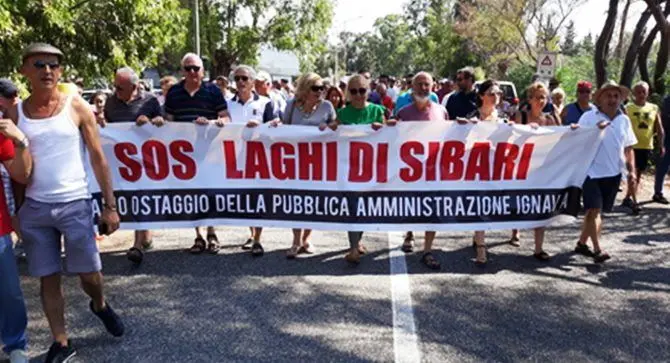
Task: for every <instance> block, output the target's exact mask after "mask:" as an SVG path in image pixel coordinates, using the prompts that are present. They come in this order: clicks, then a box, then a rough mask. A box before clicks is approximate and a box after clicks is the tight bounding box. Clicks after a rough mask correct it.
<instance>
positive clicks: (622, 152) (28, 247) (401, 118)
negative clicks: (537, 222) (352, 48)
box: [0, 43, 670, 363]
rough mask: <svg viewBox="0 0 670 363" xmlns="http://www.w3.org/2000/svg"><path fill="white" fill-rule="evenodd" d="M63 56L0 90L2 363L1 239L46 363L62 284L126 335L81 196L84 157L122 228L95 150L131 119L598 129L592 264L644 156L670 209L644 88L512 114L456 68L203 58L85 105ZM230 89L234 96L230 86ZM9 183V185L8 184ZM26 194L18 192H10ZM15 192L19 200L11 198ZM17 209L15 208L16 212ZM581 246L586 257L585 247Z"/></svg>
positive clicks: (538, 232)
mask: <svg viewBox="0 0 670 363" xmlns="http://www.w3.org/2000/svg"><path fill="white" fill-rule="evenodd" d="M64 57H65V56H64V54H63V53H62V52H61V51H60V50H59V49H57V48H55V47H53V46H51V45H48V44H43V43H37V44H32V45H30V46H29V47H27V48H26V49H25V50H24V53H23V58H22V64H21V67H20V71H21V74H22V75H23V76H24V77H25V79H26V80H27V82H28V84H29V86H30V92H31V93H30V96H29V97H27V98H26V99H24V100H20V99H19V97H18V92H17V89H16V87H15V86H14V85H13V84H12V83H11V82H10V81H8V80H6V79H3V80H0V111H1V112H2V116H1V117H0V161H2V164H3V165H4V169H3V170H4V172H5V173H6V177H5V180H4V181H5V183H4V188H3V189H4V192H5V193H6V194H7V196H5V193H0V229H1V230H0V236H1V237H0V278H1V279H2V281H0V323H1V324H0V328H1V330H0V338H2V342H3V344H4V348H3V349H4V351H5V352H7V354H8V355H9V356H10V359H11V362H12V363H15V362H27V361H28V360H27V356H26V354H25V348H26V333H25V330H26V309H25V304H24V300H23V296H22V292H21V288H20V283H19V277H18V272H17V267H16V260H15V256H14V254H13V252H12V250H13V240H12V237H11V233H12V232H16V233H17V234H18V235H19V237H20V239H21V240H22V241H23V248H24V249H25V257H26V260H27V263H28V271H29V273H30V275H32V276H35V277H38V278H40V283H41V288H40V294H41V297H42V304H43V309H44V312H45V315H46V317H47V320H48V322H49V327H50V329H51V333H52V336H53V339H54V343H53V344H52V345H51V347H50V348H49V351H48V353H47V356H46V362H48V363H51V362H65V361H67V360H68V359H69V358H70V357H72V356H73V355H74V354H75V349H74V347H73V346H72V344H71V342H70V340H69V339H68V334H67V332H66V329H65V312H64V310H65V301H64V297H63V291H62V282H61V274H62V273H63V272H64V271H66V272H68V273H72V274H77V275H78V276H79V278H80V280H81V286H82V288H83V290H84V292H85V293H86V294H87V295H88V296H89V297H90V299H91V300H90V309H91V311H92V313H93V314H95V315H96V316H97V317H98V318H99V319H100V320H101V321H102V322H103V324H104V326H105V328H106V329H107V331H108V332H109V333H110V334H112V335H113V336H121V335H123V334H124V325H123V322H122V320H121V318H120V317H119V316H118V315H117V314H116V313H115V311H114V310H113V309H112V307H111V305H110V303H109V302H108V301H107V300H106V299H105V296H104V293H103V291H104V289H103V285H104V284H103V276H102V274H101V270H102V265H101V262H100V255H99V252H98V245H97V242H96V235H95V230H96V226H94V225H93V223H94V222H93V210H92V207H91V195H90V194H89V191H88V179H87V176H86V172H85V170H84V159H83V158H84V156H85V155H88V157H89V158H90V161H91V165H92V168H93V172H94V177H95V179H96V181H97V183H98V184H99V186H100V190H101V192H102V194H103V197H104V200H105V203H104V205H103V210H102V213H101V216H100V221H101V225H104V226H106V227H107V229H108V230H107V231H106V232H107V233H112V232H114V231H115V230H116V229H117V228H118V227H119V215H118V212H117V207H116V203H115V198H114V187H113V185H112V176H111V172H110V169H109V166H108V164H107V161H106V159H105V155H104V153H103V152H102V147H101V142H100V138H99V128H100V127H105V126H106V125H107V124H110V123H116V122H128V121H132V122H135V123H136V124H137V125H138V126H142V127H162V126H164V125H166V124H167V123H171V122H192V123H195V124H197V125H210V124H215V125H217V126H219V127H225V126H226V125H228V124H231V123H234V124H244V125H246V127H258V126H259V125H261V124H269V125H270V126H271V127H291V126H293V125H302V126H311V127H317V128H319V129H320V130H325V129H326V128H330V129H333V130H335V129H337V128H338V127H339V126H341V125H342V126H344V125H369V126H370V127H371V128H372V129H374V130H379V129H381V128H383V127H394V126H395V125H397V124H398V123H403V122H446V121H454V122H456V123H458V124H460V125H465V124H468V123H471V122H493V123H516V124H526V125H529V126H530V127H532V128H538V127H543V126H564V127H569V128H572V129H576V128H578V127H582V126H584V127H599V128H601V129H603V130H604V136H603V141H602V144H601V145H600V147H599V149H598V151H597V154H596V157H595V160H594V162H593V164H592V165H591V166H590V168H589V170H588V177H587V179H586V181H585V182H584V185H583V188H582V189H583V205H584V209H585V217H584V221H583V226H582V233H581V235H580V236H579V238H578V241H577V243H576V245H575V252H576V253H579V254H582V255H584V256H587V257H589V258H592V259H593V260H594V261H595V262H597V263H602V262H605V261H606V260H608V259H609V258H610V256H609V255H608V254H607V253H606V252H604V250H603V248H602V246H601V244H600V233H601V230H602V227H603V226H602V212H603V211H609V210H611V209H612V207H613V205H614V202H615V197H616V195H617V192H618V191H619V188H620V183H621V180H622V176H623V173H622V171H624V172H625V178H626V180H627V188H626V189H627V191H626V198H625V200H624V205H626V206H628V207H629V208H631V210H632V211H633V212H634V213H639V212H640V208H639V204H638V200H637V192H638V186H639V180H640V178H641V177H642V172H643V171H645V170H646V168H647V166H648V164H649V162H650V160H651V158H652V155H653V153H652V150H654V148H655V144H654V137H656V140H657V142H658V146H659V148H660V157H661V159H660V160H659V162H658V163H657V164H656V170H657V174H656V180H655V189H654V192H655V194H654V197H653V200H654V201H655V202H658V203H662V204H668V200H667V199H666V198H665V197H664V196H663V183H664V178H665V176H666V174H667V173H668V168H670V157H669V155H668V154H667V153H665V150H666V149H667V148H668V147H670V137H668V136H667V135H665V134H664V128H663V123H662V117H661V109H659V107H657V106H656V105H654V104H652V103H650V102H649V101H648V97H649V86H648V85H647V84H646V83H644V82H639V83H637V84H636V85H635V86H634V87H633V90H632V91H633V98H632V100H630V101H629V100H628V96H629V90H628V89H627V88H625V87H622V86H620V85H618V84H616V83H615V82H611V81H610V82H607V83H605V84H603V85H602V86H601V87H600V88H599V89H597V90H595V92H594V89H593V87H592V85H591V83H589V82H587V81H580V82H579V83H578V84H577V94H576V101H575V102H574V103H570V104H568V105H564V102H565V101H566V95H565V92H563V91H562V90H561V89H560V87H558V82H557V81H556V80H553V81H551V82H549V85H545V83H543V82H541V81H539V80H533V81H532V82H531V84H530V85H529V86H528V88H527V89H526V92H525V94H526V99H525V100H524V102H522V103H521V104H520V105H518V107H514V108H512V107H510V105H509V104H505V101H504V100H503V97H502V96H503V92H502V90H501V87H500V84H499V83H498V82H497V81H496V80H493V79H487V80H484V81H483V82H481V83H479V84H478V85H476V84H475V73H474V71H473V69H472V68H470V67H466V68H463V69H461V70H459V71H458V72H457V74H456V77H455V78H454V79H455V82H452V81H451V80H449V79H443V80H441V81H440V82H435V81H434V78H433V75H431V74H430V73H428V72H418V73H416V74H413V75H408V76H406V77H404V78H403V79H402V81H401V82H400V84H399V85H397V84H396V79H394V78H393V77H389V76H386V75H381V76H379V77H377V78H376V79H373V78H372V76H371V74H370V73H369V72H365V71H362V72H360V73H359V74H355V75H353V76H350V77H347V78H346V79H343V80H341V82H339V83H338V84H337V85H335V84H332V82H328V81H327V80H325V79H323V78H322V77H321V76H319V75H318V74H315V73H306V74H303V75H302V76H300V77H299V78H298V79H297V80H296V82H295V88H293V86H292V85H291V84H290V82H287V81H284V80H282V81H280V82H276V81H273V80H272V77H271V76H270V75H269V74H267V72H263V71H257V70H255V69H253V68H252V67H249V66H245V65H240V66H238V67H236V68H235V69H234V70H233V72H232V74H231V75H230V76H219V77H216V78H215V80H213V81H212V82H208V81H205V79H204V67H203V62H202V59H201V58H200V57H199V56H197V55H196V54H192V53H189V54H186V55H185V56H184V57H183V59H182V61H181V79H177V78H175V77H172V76H167V77H164V78H162V79H161V82H160V86H161V89H162V95H161V96H160V97H156V96H155V95H153V94H152V93H151V92H148V91H147V90H144V89H143V87H142V86H141V82H140V78H139V77H138V75H137V73H136V72H135V71H134V70H133V69H131V68H128V67H124V68H121V69H119V70H117V71H116V74H115V75H114V91H113V93H112V94H111V95H109V96H107V95H106V94H105V93H103V92H99V93H96V94H95V95H94V96H93V97H92V99H91V103H90V104H89V103H87V102H85V101H84V100H83V99H82V98H81V97H79V96H78V92H77V91H76V88H75V89H74V91H72V89H69V88H68V87H64V86H63V83H60V82H59V81H60V78H61V74H62V63H61V62H62V61H63V60H64ZM231 80H232V82H234V85H235V87H234V92H233V90H232V89H231V87H230V83H231ZM663 106H664V107H663V109H662V110H663V111H662V112H663V119H664V120H665V123H666V128H667V125H668V122H670V114H669V113H670V97H666V98H665V100H664V105H663ZM9 178H11V179H12V180H13V181H14V185H13V187H10V185H11V184H10V183H9ZM21 185H23V188H21V187H20V186H21ZM12 190H14V191H15V192H16V193H14V194H12V193H11V191H12ZM14 205H16V207H15V206H14ZM262 231H263V228H262V226H258V227H251V228H249V237H248V239H247V240H246V241H245V242H244V244H243V246H242V248H244V249H246V250H249V251H250V253H251V255H253V256H262V255H263V253H264V249H263V245H262V239H261V236H262ZM204 232H205V233H204V234H203V231H202V230H201V229H200V228H195V238H194V241H193V245H192V246H191V247H190V248H189V251H190V252H191V253H193V254H202V253H210V254H216V253H218V252H219V249H220V245H219V239H218V236H217V233H216V229H215V228H214V227H213V226H207V227H206V229H205V231H204ZM292 232H293V242H292V244H291V246H287V247H288V251H287V253H286V257H287V258H288V259H295V258H296V257H297V256H298V255H300V254H311V253H314V248H313V246H312V245H311V243H310V237H311V234H312V231H311V230H310V229H300V228H296V229H293V231H292ZM435 236H436V232H434V231H425V240H424V244H423V249H422V253H421V257H420V258H421V261H422V262H423V264H425V266H427V267H428V268H431V269H440V268H441V263H440V261H438V260H437V258H436V257H435V255H434V254H433V253H432V250H433V242H434V240H435ZM544 236H545V230H544V228H536V229H535V230H534V242H535V248H534V253H533V256H534V257H535V258H536V259H538V260H541V261H548V260H549V259H550V258H551V256H550V255H549V254H547V253H546V252H545V251H544V249H543V243H544ZM62 237H64V249H65V266H64V267H65V269H63V266H62V265H61V238H62ZM362 240H363V232H361V231H350V232H348V241H349V248H350V249H349V251H348V253H347V254H346V255H345V259H346V261H348V262H349V263H352V264H358V263H360V261H361V258H362V255H364V254H365V253H366V252H367V250H366V248H365V246H364V244H363V243H362ZM589 240H591V243H592V248H591V247H589V245H588V244H587V243H588V241H589ZM509 243H510V244H512V245H514V246H519V245H520V244H519V231H516V230H515V231H512V234H511V238H510V240H509ZM414 244H415V241H414V233H413V231H408V232H407V233H406V234H405V238H404V241H403V244H402V246H401V249H402V250H403V251H404V252H407V253H410V252H413V251H414V248H415V246H414ZM152 245H153V241H152V234H151V231H147V230H143V231H135V234H134V242H133V245H132V247H131V248H130V249H129V250H128V251H127V257H128V259H129V260H130V261H132V263H135V264H140V263H141V262H142V261H143V259H144V253H145V251H147V250H148V249H150V248H151V247H152ZM472 245H473V247H474V249H475V253H476V255H475V261H476V263H477V264H480V265H485V264H486V263H487V248H486V243H485V232H484V231H475V232H474V236H473V240H472Z"/></svg>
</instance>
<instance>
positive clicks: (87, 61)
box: [0, 0, 188, 82]
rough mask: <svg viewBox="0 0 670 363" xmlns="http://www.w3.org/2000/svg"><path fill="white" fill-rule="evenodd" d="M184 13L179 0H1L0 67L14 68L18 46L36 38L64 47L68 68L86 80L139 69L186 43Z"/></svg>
mask: <svg viewBox="0 0 670 363" xmlns="http://www.w3.org/2000/svg"><path fill="white" fill-rule="evenodd" d="M187 16H188V12H187V11H184V9H183V8H181V6H180V3H179V0H159V1H157V0H108V1H87V0H60V1H29V0H0V56H1V57H2V59H3V62H1V63H0V73H4V74H12V73H15V72H16V71H17V69H18V66H19V63H20V55H21V49H23V48H24V47H25V46H26V45H28V44H29V43H31V42H38V41H39V42H48V43H52V44H53V45H55V46H57V47H59V48H60V49H61V50H63V52H64V53H65V54H66V63H67V64H68V65H69V68H68V70H67V72H68V73H69V74H71V75H77V76H83V77H84V78H85V80H86V81H87V82H90V81H91V80H93V79H94V78H98V77H104V78H110V77H111V75H112V74H113V72H114V70H115V69H116V68H119V67H121V66H124V65H127V66H130V67H133V68H135V69H138V70H141V69H144V68H145V67H150V66H154V65H156V64H157V62H158V57H159V56H160V55H161V54H162V53H163V51H164V50H165V49H166V48H167V47H172V46H175V45H176V46H179V45H181V44H183V43H184V41H185V36H186V32H187V28H186V24H187Z"/></svg>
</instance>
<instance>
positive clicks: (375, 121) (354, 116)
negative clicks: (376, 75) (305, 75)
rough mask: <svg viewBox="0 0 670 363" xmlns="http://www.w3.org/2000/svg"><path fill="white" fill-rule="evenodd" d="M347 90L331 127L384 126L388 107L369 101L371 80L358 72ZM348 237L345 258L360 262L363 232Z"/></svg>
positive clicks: (362, 249) (352, 261) (362, 252)
mask: <svg viewBox="0 0 670 363" xmlns="http://www.w3.org/2000/svg"><path fill="white" fill-rule="evenodd" d="M346 92H347V99H348V100H349V104H348V105H346V106H345V107H344V108H341V109H339V110H337V121H336V122H335V123H334V124H333V125H331V127H332V128H337V126H338V125H371V127H372V128H373V129H374V130H379V129H380V128H382V126H383V125H384V122H385V121H386V119H385V118H384V112H385V111H386V108H385V107H384V106H381V105H376V104H374V103H370V102H368V92H370V80H369V79H367V78H365V77H364V76H362V75H360V74H357V75H355V76H353V77H351V78H350V79H349V82H348V84H347V89H346ZM348 237H349V247H350V250H349V253H347V255H346V256H345V257H344V258H345V259H346V260H347V262H349V263H352V264H358V263H359V262H360V260H361V254H364V253H365V252H366V250H365V248H364V247H363V246H362V245H361V239H362V238H363V232H360V231H353V232H348Z"/></svg>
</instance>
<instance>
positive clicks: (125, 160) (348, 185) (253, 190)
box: [89, 122, 601, 231]
mask: <svg viewBox="0 0 670 363" xmlns="http://www.w3.org/2000/svg"><path fill="white" fill-rule="evenodd" d="M101 134H102V143H103V148H104V152H105V155H106V156H107V160H108V162H109V165H110V168H111V170H112V175H113V177H114V189H115V194H116V198H117V205H118V208H119V213H120V215H121V221H122V228H126V229H157V228H183V227H193V226H204V225H234V226H263V227H302V228H313V229H325V230H361V231H370V230H375V231H382V230H383V231H404V230H436V231H440V230H490V229H509V228H520V229H523V228H533V227H539V226H545V225H549V224H555V223H557V222H565V221H570V220H574V216H576V213H577V212H578V208H579V188H581V185H582V183H583V182H584V179H585V178H586V172H587V169H588V167H589V165H590V164H591V162H592V160H593V158H594V156H595V153H596V151H597V149H598V145H599V143H600V139H601V132H600V130H598V129H586V128H582V129H577V130H570V129H569V128H563V127H551V128H540V129H538V130H532V129H530V128H529V127H527V126H521V125H515V126H510V125H506V124H493V123H485V122H482V123H478V124H468V125H459V124H456V123H452V122H406V123H401V124H399V125H397V126H395V127H389V126H387V127H384V128H382V129H381V130H379V131H374V130H372V129H371V128H370V126H349V127H340V128H338V130H337V131H332V130H330V129H327V130H325V131H319V130H318V129H317V128H316V127H306V126H289V125H283V126H279V127H277V128H270V127H269V126H268V125H261V126H259V127H257V128H246V127H245V126H244V125H227V126H226V127H224V128H218V127H216V126H214V125H211V126H197V125H194V124H190V123H189V124H186V123H183V124H180V123H170V124H168V125H167V126H164V127H162V128H156V127H154V126H151V125H145V126H141V127H138V126H135V125H134V124H132V123H123V124H110V125H108V126H107V127H106V128H104V129H102V130H101ZM89 179H90V180H91V183H90V185H91V192H92V193H93V196H94V208H95V210H96V213H99V210H100V206H101V201H100V193H99V192H98V191H99V189H98V186H97V183H96V182H95V179H94V178H93V177H92V173H91V171H90V169H89ZM96 215H97V214H96Z"/></svg>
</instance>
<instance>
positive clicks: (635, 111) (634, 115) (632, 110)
mask: <svg viewBox="0 0 670 363" xmlns="http://www.w3.org/2000/svg"><path fill="white" fill-rule="evenodd" d="M626 114H627V115H628V118H630V122H631V124H632V126H633V131H634V132H635V137H637V141H638V142H637V144H635V146H633V148H634V149H641V150H654V124H655V123H656V117H657V116H658V106H656V105H655V104H653V103H649V102H646V103H645V104H644V105H642V106H638V105H636V104H635V103H634V102H631V103H629V104H628V105H626Z"/></svg>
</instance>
